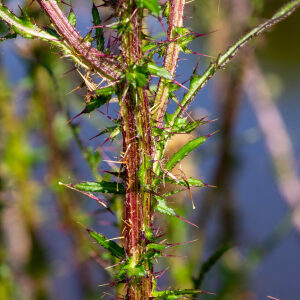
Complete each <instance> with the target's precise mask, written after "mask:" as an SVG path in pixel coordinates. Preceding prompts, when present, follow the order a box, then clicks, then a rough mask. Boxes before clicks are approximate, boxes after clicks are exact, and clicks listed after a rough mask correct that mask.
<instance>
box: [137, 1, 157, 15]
mask: <svg viewBox="0 0 300 300" xmlns="http://www.w3.org/2000/svg"><path fill="white" fill-rule="evenodd" d="M136 2H137V6H138V7H141V8H147V9H149V11H150V12H151V13H152V14H153V15H154V16H156V17H158V16H159V13H160V6H159V4H158V2H157V0H137V1H136Z"/></svg>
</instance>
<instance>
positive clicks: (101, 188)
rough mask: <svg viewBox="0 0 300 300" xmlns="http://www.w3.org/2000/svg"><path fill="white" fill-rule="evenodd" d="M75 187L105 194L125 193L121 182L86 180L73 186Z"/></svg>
mask: <svg viewBox="0 0 300 300" xmlns="http://www.w3.org/2000/svg"><path fill="white" fill-rule="evenodd" d="M74 187H75V188H76V189H78V190H81V191H85V192H94V193H105V194H125V187H124V184H122V183H117V182H108V181H100V182H94V181H87V182H81V183H79V184H76V185H75V186H74Z"/></svg>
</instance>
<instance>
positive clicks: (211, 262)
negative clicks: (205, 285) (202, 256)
mask: <svg viewBox="0 0 300 300" xmlns="http://www.w3.org/2000/svg"><path fill="white" fill-rule="evenodd" d="M232 247H233V245H225V246H222V247H221V248H219V249H218V250H217V251H216V252H215V253H214V254H212V255H211V256H210V257H209V258H208V259H207V260H206V261H205V262H204V263H203V265H202V266H201V269H200V272H199V275H198V277H197V278H196V279H194V282H195V286H196V287H200V285H201V283H202V281H203V279H204V277H205V275H206V273H208V272H209V270H210V269H211V268H212V267H213V266H214V265H215V264H216V263H217V262H218V261H219V260H220V258H221V257H222V256H223V255H224V254H225V253H226V252H227V251H228V250H230V249H231V248H232Z"/></svg>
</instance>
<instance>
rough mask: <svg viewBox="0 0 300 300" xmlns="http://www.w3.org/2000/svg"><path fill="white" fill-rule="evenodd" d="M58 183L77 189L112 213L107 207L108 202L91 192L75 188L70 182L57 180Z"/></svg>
mask: <svg viewBox="0 0 300 300" xmlns="http://www.w3.org/2000/svg"><path fill="white" fill-rule="evenodd" d="M58 184H59V185H63V186H65V187H67V188H69V189H71V190H74V191H77V192H79V193H81V194H83V195H85V196H88V197H89V198H91V199H93V200H95V201H96V202H97V203H99V204H100V205H102V206H103V207H105V208H106V209H107V210H108V211H109V212H110V213H112V214H114V213H113V212H112V210H111V209H110V208H109V207H108V204H107V203H106V202H105V201H104V200H101V199H99V198H98V197H96V196H95V195H93V194H92V193H90V192H88V191H82V190H80V189H77V188H76V187H75V186H74V185H72V184H66V183H62V182H59V183H58Z"/></svg>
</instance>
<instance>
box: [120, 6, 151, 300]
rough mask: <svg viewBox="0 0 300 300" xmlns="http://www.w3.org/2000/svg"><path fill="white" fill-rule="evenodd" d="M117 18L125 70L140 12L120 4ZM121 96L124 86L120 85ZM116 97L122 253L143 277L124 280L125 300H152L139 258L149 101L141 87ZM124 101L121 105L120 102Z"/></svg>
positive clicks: (133, 57)
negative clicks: (121, 23)
mask: <svg viewBox="0 0 300 300" xmlns="http://www.w3.org/2000/svg"><path fill="white" fill-rule="evenodd" d="M122 5H123V7H122V10H121V15H120V19H121V20H130V24H129V23H128V28H127V29H128V30H126V31H124V33H123V34H122V35H121V37H120V38H121V43H122V51H123V56H124V58H125V61H126V64H127V67H128V68H131V67H133V66H134V65H138V64H140V63H141V59H142V48H141V46H142V39H141V34H142V19H143V10H142V9H138V8H137V7H136V5H135V4H134V1H126V2H124V3H123V4H122ZM121 90H122V91H123V92H122V93H121V95H123V96H124V93H125V92H126V84H123V86H121ZM122 98H123V97H122V96H121V97H120V106H121V108H120V111H121V118H122V124H123V151H124V153H125V154H124V163H125V165H126V195H125V225H124V238H125V245H124V247H125V252H126V254H127V257H128V258H129V261H130V265H131V267H132V268H135V267H136V266H138V265H139V266H140V265H142V266H143V268H144V269H145V271H146V276H142V277H139V276H131V277H129V278H128V280H127V295H126V296H127V298H126V299H136V300H137V299H152V281H153V279H154V277H153V270H152V263H150V262H149V261H147V260H144V259H143V255H144V254H145V253H146V246H147V240H146V237H145V232H146V231H148V230H149V229H150V227H151V219H152V215H151V193H150V192H149V190H150V187H151V184H152V178H151V170H150V167H149V162H150V161H151V158H152V134H151V125H150V117H149V101H148V95H147V93H146V91H144V90H143V88H141V87H137V88H133V87H131V86H130V87H129V88H128V90H127V92H126V95H125V97H124V99H122ZM122 102H124V103H122Z"/></svg>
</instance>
